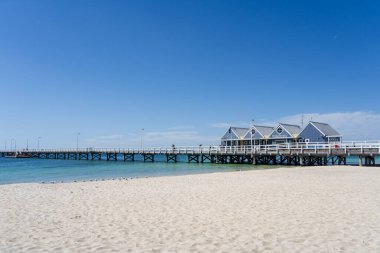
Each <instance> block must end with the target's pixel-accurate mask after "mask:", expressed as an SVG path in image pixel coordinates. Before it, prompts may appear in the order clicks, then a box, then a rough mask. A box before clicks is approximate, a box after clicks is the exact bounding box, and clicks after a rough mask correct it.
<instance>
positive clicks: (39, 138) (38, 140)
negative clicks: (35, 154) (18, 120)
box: [37, 137, 41, 149]
mask: <svg viewBox="0 0 380 253" xmlns="http://www.w3.org/2000/svg"><path fill="white" fill-rule="evenodd" d="M40 140H41V137H38V138H37V149H40Z"/></svg>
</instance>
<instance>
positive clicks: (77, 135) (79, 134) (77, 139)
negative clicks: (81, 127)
mask: <svg viewBox="0 0 380 253" xmlns="http://www.w3.org/2000/svg"><path fill="white" fill-rule="evenodd" d="M79 135H80V133H78V134H77V152H78V147H79V146H78V143H79Z"/></svg>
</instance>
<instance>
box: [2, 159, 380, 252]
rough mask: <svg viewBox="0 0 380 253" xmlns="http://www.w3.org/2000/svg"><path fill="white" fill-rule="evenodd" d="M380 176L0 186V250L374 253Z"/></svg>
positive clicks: (305, 171)
mask: <svg viewBox="0 0 380 253" xmlns="http://www.w3.org/2000/svg"><path fill="white" fill-rule="evenodd" d="M379 201H380V170H379V168H378V167H356V166H322V167H285V168H276V169H265V170H249V171H233V172H228V173H226V172H213V173H206V174H190V175H174V176H158V177H147V178H146V177H143V178H135V179H133V180H105V181H92V182H91V181H86V182H76V183H75V182H65V183H55V184H49V183H48V184H41V183H22V184H7V185H0V204H1V206H3V207H4V208H1V209H0V222H1V224H3V226H0V236H1V238H3V239H2V241H1V242H0V251H1V252H46V251H53V250H55V251H65V250H69V251H83V252H95V251H100V252H109V251H112V250H113V251H115V252H126V251H127V252H128V251H131V252H156V251H157V252H160V251H166V252H189V251H193V252H223V251H224V252H231V251H232V252H264V251H268V252H297V251H298V252H331V251H333V252H336V251H341V252H379V251H380V239H379V238H380V229H379V227H380V206H379V205H378V203H379Z"/></svg>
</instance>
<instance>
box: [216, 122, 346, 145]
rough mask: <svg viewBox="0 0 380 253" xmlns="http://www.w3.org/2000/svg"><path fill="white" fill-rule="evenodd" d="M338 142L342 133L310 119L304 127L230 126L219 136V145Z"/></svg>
mask: <svg viewBox="0 0 380 253" xmlns="http://www.w3.org/2000/svg"><path fill="white" fill-rule="evenodd" d="M299 142H320V143H340V142H342V135H341V134H339V132H338V131H336V130H335V129H334V128H333V127H331V126H330V125H329V124H327V123H320V122H315V121H310V122H309V123H308V124H307V125H306V126H305V127H304V128H301V127H300V126H298V125H292V124H285V123H278V124H277V126H275V127H272V126H262V125H252V126H251V127H250V128H243V127H230V128H229V129H228V130H227V132H226V133H225V134H224V135H223V136H222V138H221V146H250V145H272V144H282V143H299Z"/></svg>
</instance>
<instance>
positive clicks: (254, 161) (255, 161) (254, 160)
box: [252, 155, 257, 165]
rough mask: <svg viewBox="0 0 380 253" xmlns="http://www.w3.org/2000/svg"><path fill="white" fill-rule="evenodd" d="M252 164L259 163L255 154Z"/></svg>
mask: <svg viewBox="0 0 380 253" xmlns="http://www.w3.org/2000/svg"><path fill="white" fill-rule="evenodd" d="M252 164H253V165H256V164H257V160H256V156H255V155H253V156H252Z"/></svg>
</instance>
